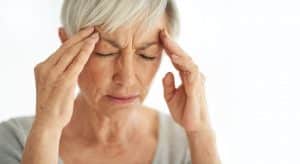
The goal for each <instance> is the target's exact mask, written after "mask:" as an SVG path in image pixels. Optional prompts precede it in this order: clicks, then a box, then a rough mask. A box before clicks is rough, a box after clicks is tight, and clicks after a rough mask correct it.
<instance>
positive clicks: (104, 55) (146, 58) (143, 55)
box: [96, 52, 156, 60]
mask: <svg viewBox="0 0 300 164" xmlns="http://www.w3.org/2000/svg"><path fill="white" fill-rule="evenodd" d="M96 54H97V55H99V56H101V57H108V56H112V55H114V54H116V53H110V54H102V53H98V52H96ZM140 56H141V57H142V58H144V59H145V60H154V59H156V57H149V56H146V55H145V54H140Z"/></svg>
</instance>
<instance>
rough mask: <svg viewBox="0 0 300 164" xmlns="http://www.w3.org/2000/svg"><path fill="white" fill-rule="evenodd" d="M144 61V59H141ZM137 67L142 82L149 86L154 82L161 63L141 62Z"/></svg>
mask: <svg viewBox="0 0 300 164" xmlns="http://www.w3.org/2000/svg"><path fill="white" fill-rule="evenodd" d="M141 60H144V59H141ZM137 65H138V66H137V67H136V70H137V71H136V72H137V74H138V76H139V77H140V80H142V81H143V82H144V84H145V85H149V84H150V83H151V81H152V80H153V78H154V76H155V74H156V72H157V70H158V68H159V66H160V61H159V60H158V61H149V62H147V61H146V62H145V61H143V62H139V63H138V64H137Z"/></svg>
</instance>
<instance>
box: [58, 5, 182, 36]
mask: <svg viewBox="0 0 300 164" xmlns="http://www.w3.org/2000/svg"><path fill="white" fill-rule="evenodd" d="M164 13H166V16H167V30H168V31H169V32H170V34H171V35H177V34H178V33H179V18H178V12H177V7H176V4H175V1H174V0H64V3H63V6H62V10H61V23H62V25H63V27H64V29H65V31H66V33H67V35H68V36H72V35H74V34H75V33H76V32H78V31H79V30H80V29H82V28H84V27H87V26H96V25H97V26H99V25H100V26H101V27H102V28H103V29H104V30H105V31H106V32H112V31H114V30H116V29H118V28H119V27H121V26H128V25H131V24H132V23H135V22H137V21H140V22H141V26H143V27H146V29H148V28H149V27H151V24H153V23H154V22H155V21H157V20H158V18H159V16H161V15H163V14H164Z"/></svg>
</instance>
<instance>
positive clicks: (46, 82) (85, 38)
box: [34, 27, 99, 129]
mask: <svg viewBox="0 0 300 164" xmlns="http://www.w3.org/2000/svg"><path fill="white" fill-rule="evenodd" d="M93 32H94V28H93V27H89V28H86V29H84V30H82V31H80V32H78V33H77V34H75V35H74V36H72V37H71V38H69V39H68V40H66V41H65V42H64V43H63V44H62V46H61V47H60V48H59V49H58V50H56V51H55V52H54V54H52V55H51V56H49V57H48V58H47V59H46V60H45V61H43V62H41V63H39V64H37V65H36V66H35V68H34V73H35V81H36V95H37V96H36V100H37V101H36V116H35V121H38V122H39V123H42V124H46V126H51V127H54V126H55V128H61V129H62V128H64V127H65V126H66V125H67V124H68V122H69V121H70V120H71V117H72V114H73V105H74V99H75V97H74V94H75V87H76V84H77V80H78V76H79V74H80V72H81V71H82V69H83V68H84V65H85V64H86V62H87V61H88V59H89V56H90V54H91V53H92V51H93V49H94V46H95V43H96V42H97V41H98V39H99V34H98V33H94V34H92V33H93ZM91 34H92V35H91Z"/></svg>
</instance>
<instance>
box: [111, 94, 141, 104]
mask: <svg viewBox="0 0 300 164" xmlns="http://www.w3.org/2000/svg"><path fill="white" fill-rule="evenodd" d="M107 97H108V98H109V99H110V100H111V101H112V102H114V103H118V104H127V103H132V102H133V101H134V100H135V99H137V98H138V95H132V96H112V95H107Z"/></svg>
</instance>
